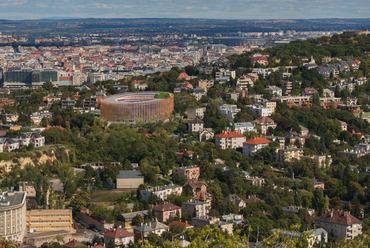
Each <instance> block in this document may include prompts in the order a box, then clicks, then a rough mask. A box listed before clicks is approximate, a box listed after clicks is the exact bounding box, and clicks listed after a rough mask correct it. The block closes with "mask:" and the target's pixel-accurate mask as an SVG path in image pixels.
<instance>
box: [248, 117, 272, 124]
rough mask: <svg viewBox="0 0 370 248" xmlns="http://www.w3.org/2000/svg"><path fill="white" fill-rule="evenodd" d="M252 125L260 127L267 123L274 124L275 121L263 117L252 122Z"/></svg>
mask: <svg viewBox="0 0 370 248" xmlns="http://www.w3.org/2000/svg"><path fill="white" fill-rule="evenodd" d="M251 123H252V124H257V125H260V124H266V123H274V120H273V119H271V118H269V117H266V116H262V117H260V118H258V119H256V120H254V121H251Z"/></svg>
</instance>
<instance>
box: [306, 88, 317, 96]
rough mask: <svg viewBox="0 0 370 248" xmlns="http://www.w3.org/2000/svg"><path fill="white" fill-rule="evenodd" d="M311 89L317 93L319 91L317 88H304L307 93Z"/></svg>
mask: <svg viewBox="0 0 370 248" xmlns="http://www.w3.org/2000/svg"><path fill="white" fill-rule="evenodd" d="M310 91H313V92H314V93H315V94H316V93H319V92H318V91H317V90H316V89H315V88H310V87H307V88H304V92H305V93H306V94H308V93H309V92H310Z"/></svg>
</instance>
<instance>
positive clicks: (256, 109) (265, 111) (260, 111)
mask: <svg viewBox="0 0 370 248" xmlns="http://www.w3.org/2000/svg"><path fill="white" fill-rule="evenodd" d="M246 107H247V108H249V109H250V110H251V111H252V112H253V113H255V114H256V115H259V116H270V115H271V114H272V113H274V112H275V108H265V107H263V106H258V105H246Z"/></svg>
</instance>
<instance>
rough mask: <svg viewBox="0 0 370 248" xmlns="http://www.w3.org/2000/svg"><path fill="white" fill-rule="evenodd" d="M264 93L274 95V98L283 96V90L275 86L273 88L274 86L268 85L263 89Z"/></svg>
mask: <svg viewBox="0 0 370 248" xmlns="http://www.w3.org/2000/svg"><path fill="white" fill-rule="evenodd" d="M265 91H266V92H267V93H268V94H271V95H274V96H282V95H283V90H282V89H281V88H279V87H277V86H274V85H268V86H267V87H266V88H265Z"/></svg>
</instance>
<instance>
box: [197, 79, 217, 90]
mask: <svg viewBox="0 0 370 248" xmlns="http://www.w3.org/2000/svg"><path fill="white" fill-rule="evenodd" d="M213 85H214V81H213V80H203V79H202V80H199V81H198V82H197V87H198V88H203V89H207V90H209V89H210V88H211V87H213Z"/></svg>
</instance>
